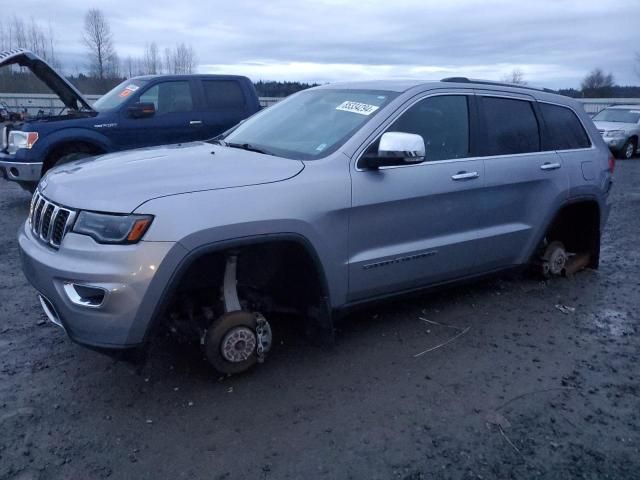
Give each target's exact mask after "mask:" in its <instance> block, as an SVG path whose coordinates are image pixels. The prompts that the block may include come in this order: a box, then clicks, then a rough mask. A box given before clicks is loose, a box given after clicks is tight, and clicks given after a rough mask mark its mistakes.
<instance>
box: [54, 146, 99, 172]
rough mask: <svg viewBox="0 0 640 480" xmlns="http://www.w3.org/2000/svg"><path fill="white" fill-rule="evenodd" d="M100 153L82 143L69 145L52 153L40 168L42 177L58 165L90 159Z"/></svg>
mask: <svg viewBox="0 0 640 480" xmlns="http://www.w3.org/2000/svg"><path fill="white" fill-rule="evenodd" d="M100 153H101V152H100V151H99V150H97V149H95V148H92V147H91V145H86V144H83V143H79V144H71V145H68V146H66V147H64V148H60V149H58V150H56V151H55V152H54V153H52V154H51V155H50V156H49V158H47V160H46V161H45V163H44V165H43V167H42V175H43V176H44V174H45V173H47V172H48V171H49V170H50V169H52V168H53V167H56V166H58V165H63V164H65V163H69V162H73V161H74V160H80V159H81V158H86V157H92V156H94V155H99V154H100Z"/></svg>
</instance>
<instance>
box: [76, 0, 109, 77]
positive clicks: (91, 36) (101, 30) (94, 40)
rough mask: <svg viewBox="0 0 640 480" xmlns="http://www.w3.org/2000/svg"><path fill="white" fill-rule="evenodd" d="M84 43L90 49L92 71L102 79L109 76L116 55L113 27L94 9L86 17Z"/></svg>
mask: <svg viewBox="0 0 640 480" xmlns="http://www.w3.org/2000/svg"><path fill="white" fill-rule="evenodd" d="M84 43H85V45H86V46H87V48H88V49H89V57H90V62H91V63H90V66H91V71H92V73H93V74H94V75H96V76H97V77H98V78H100V79H104V78H106V76H107V70H108V69H109V66H111V67H112V66H113V65H114V63H113V61H114V57H116V53H115V50H114V47H113V35H112V34H111V27H110V26H109V23H108V22H107V19H106V18H105V17H104V14H103V13H102V11H101V10H99V9H97V8H92V9H91V10H89V11H88V12H87V13H86V15H85V17H84Z"/></svg>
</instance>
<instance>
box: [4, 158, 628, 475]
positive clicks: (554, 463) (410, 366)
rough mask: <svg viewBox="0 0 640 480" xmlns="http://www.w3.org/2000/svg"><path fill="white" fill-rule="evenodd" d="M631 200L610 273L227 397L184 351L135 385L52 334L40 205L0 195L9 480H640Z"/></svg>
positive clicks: (304, 360)
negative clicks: (33, 282) (38, 251)
mask: <svg viewBox="0 0 640 480" xmlns="http://www.w3.org/2000/svg"><path fill="white" fill-rule="evenodd" d="M614 196H615V208H614V210H613V212H612V216H611V218H610V221H609V225H608V229H607V232H606V234H605V238H604V242H603V250H602V263H601V268H600V270H598V271H585V272H582V273H580V274H579V275H577V276H576V277H575V278H574V279H573V280H567V279H556V280H553V281H551V282H547V283H545V282H539V281H535V280H532V279H528V278H522V277H521V276H513V275H510V276H505V277H501V278H496V279H491V280H485V281H482V282H479V283H475V284H472V285H466V286H462V287H457V288H453V289H447V290H441V291H438V292H435V293H433V292H432V293H428V294H424V295H421V296H418V297H413V298H410V299H403V300H398V301H395V302H391V303H387V304H384V305H382V306H380V305H378V306H376V307H372V308H370V309H367V310H363V311H360V312H358V313H356V314H353V315H351V316H350V317H348V318H347V319H346V320H345V321H344V322H343V323H342V324H341V325H340V327H339V335H338V340H337V344H336V346H335V347H333V348H332V349H321V348H317V347H310V346H308V345H307V344H306V343H305V341H304V340H303V339H302V338H301V337H300V336H297V335H296V334H295V333H291V334H287V335H285V337H283V338H281V341H280V342H278V343H280V345H279V347H278V348H277V349H276V351H275V352H274V353H273V354H272V355H271V356H270V358H269V361H268V362H267V363H266V364H265V365H263V366H260V367H259V368H257V369H256V370H254V371H252V372H251V373H249V374H245V375H242V376H239V377H231V378H226V379H219V378H218V377H217V376H215V375H214V374H213V373H212V371H211V370H209V368H208V367H207V365H206V364H205V363H204V362H203V361H201V359H200V357H199V355H198V354H197V353H193V352H190V351H187V350H185V349H184V348H181V347H178V346H175V345H173V344H171V343H167V345H163V346H162V348H158V349H157V351H156V352H155V354H154V356H153V357H152V360H151V361H150V362H149V363H148V364H147V365H145V366H144V367H143V368H141V369H135V368H133V367H132V366H131V365H129V364H127V363H123V362H116V361H114V360H112V359H110V358H108V357H105V356H102V355H100V354H98V353H94V352H91V351H88V350H85V349H83V348H81V347H79V346H77V345H74V344H73V343H71V342H70V341H69V340H68V339H67V338H66V337H65V336H64V334H63V332H62V331H61V330H60V329H58V328H57V327H55V326H54V325H52V324H50V323H48V322H46V321H45V318H44V316H43V314H42V313H41V311H40V307H39V305H38V302H37V300H36V295H35V291H34V290H33V289H32V288H31V287H30V286H29V285H28V284H27V282H26V281H25V279H24V277H23V276H22V273H21V270H20V266H19V259H18V249H17V245H16V241H15V232H16V230H17V229H18V227H19V225H20V223H21V222H22V221H23V219H24V218H25V216H26V213H27V208H28V201H29V196H28V195H27V194H26V193H24V192H22V191H21V190H20V189H19V188H17V187H16V186H13V185H9V184H7V183H6V182H0V211H2V218H3V221H2V228H1V229H0V246H1V250H0V478H1V479H20V480H26V479H94V478H117V479H127V478H131V479H161V478H167V479H169V478H170V479H180V478H189V479H237V478H252V479H285V478H291V479H297V478H306V479H312V478H328V479H349V478H354V479H355V478H358V479H359V478H366V479H407V480H409V479H412V480H417V479H423V478H424V479H431V478H452V479H475V478H478V479H481V478H484V479H493V478H500V479H506V478H517V479H523V478H549V479H551V478H553V479H556V478H562V479H567V478H585V479H598V480H600V479H605V478H611V479H631V478H640V452H639V446H640V368H639V367H638V360H639V357H640V349H639V348H640V337H639V335H638V334H639V333H640V329H639V327H638V319H639V313H638V306H639V305H640V293H639V292H640V288H639V287H640V275H639V273H640V268H639V267H640V249H639V248H638V234H639V233H640V215H639V212H640V161H638V160H633V161H627V162H618V168H617V171H616V186H615V190H614ZM556 304H561V305H567V306H570V307H573V308H575V312H568V313H563V312H561V311H560V310H559V309H557V308H556ZM421 318H422V319H426V320H428V321H431V322H438V323H441V324H443V325H446V326H440V325H436V324H433V323H428V322H426V321H423V320H421ZM449 327H455V328H449ZM467 328H468V330H466V333H465V334H463V335H460V336H458V337H457V338H455V339H454V340H453V341H451V342H450V343H448V344H447V345H445V346H443V347H442V348H439V349H437V350H433V351H431V352H428V353H425V354H424V355H422V356H419V357H415V355H416V354H417V353H420V352H422V351H424V350H426V349H428V348H430V347H433V346H436V345H438V344H441V343H443V342H446V341H447V340H449V339H451V338H453V337H454V336H456V335H458V334H459V333H460V332H462V331H465V329H467Z"/></svg>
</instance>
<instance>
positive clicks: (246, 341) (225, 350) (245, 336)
mask: <svg viewBox="0 0 640 480" xmlns="http://www.w3.org/2000/svg"><path fill="white" fill-rule="evenodd" d="M256 345H257V341H256V334H255V333H254V332H253V330H251V329H250V328H248V327H235V328H232V329H231V330H229V332H227V334H226V335H225V336H224V338H223V339H222V343H221V344H220V352H221V353H222V356H223V357H224V358H225V360H227V361H229V362H233V363H237V362H244V361H245V360H247V359H248V358H249V357H250V356H251V355H252V354H253V352H255V350H256Z"/></svg>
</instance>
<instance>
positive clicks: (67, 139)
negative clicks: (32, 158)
mask: <svg viewBox="0 0 640 480" xmlns="http://www.w3.org/2000/svg"><path fill="white" fill-rule="evenodd" d="M42 140H44V142H42V143H41V144H40V145H38V144H39V143H40V142H38V143H36V145H37V146H38V147H39V151H38V156H39V157H40V159H42V160H43V161H44V159H46V158H47V156H48V155H49V154H50V153H51V151H52V150H53V149H54V148H56V147H57V146H59V145H62V144H64V143H74V142H83V143H88V144H91V145H95V146H96V147H98V148H99V149H100V150H102V151H104V152H111V151H113V150H114V146H113V142H111V140H109V139H108V138H107V137H106V136H105V135H103V134H101V133H99V132H96V131H95V130H91V129H89V128H79V127H75V128H63V129H61V130H57V131H55V132H53V133H51V134H49V135H47V136H46V137H44V138H43V139H42Z"/></svg>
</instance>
